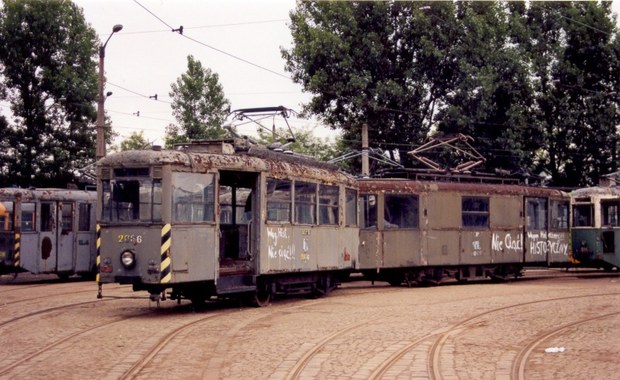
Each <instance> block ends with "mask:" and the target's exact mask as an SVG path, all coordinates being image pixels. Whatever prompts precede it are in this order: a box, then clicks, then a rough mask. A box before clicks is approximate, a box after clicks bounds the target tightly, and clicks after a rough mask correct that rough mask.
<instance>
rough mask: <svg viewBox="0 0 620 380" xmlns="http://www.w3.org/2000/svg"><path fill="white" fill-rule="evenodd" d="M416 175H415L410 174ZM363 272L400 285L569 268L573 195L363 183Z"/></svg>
mask: <svg viewBox="0 0 620 380" xmlns="http://www.w3.org/2000/svg"><path fill="white" fill-rule="evenodd" d="M409 174H411V173H409ZM359 186H360V200H361V202H360V215H361V218H360V249H359V261H360V264H359V267H360V269H361V271H362V273H364V275H365V277H367V278H370V279H376V280H383V281H387V282H389V283H391V284H392V285H399V284H401V283H403V282H407V283H413V282H431V283H438V282H440V281H441V280H442V279H446V278H454V279H457V280H468V279H477V278H485V277H496V278H508V277H517V276H520V275H521V274H522V273H521V272H522V270H523V268H524V267H527V266H542V267H549V266H566V265H568V263H569V254H570V252H569V248H570V247H569V240H570V236H569V225H568V223H569V221H568V218H569V196H568V194H567V193H565V192H562V191H559V190H553V189H548V188H540V187H529V186H521V185H517V184H506V183H501V182H499V180H498V179H497V178H486V179H485V178H476V177H472V176H466V175H450V176H441V175H433V176H430V175H425V176H424V178H422V179H420V178H418V179H415V178H413V179H403V178H379V179H362V180H360V181H359Z"/></svg>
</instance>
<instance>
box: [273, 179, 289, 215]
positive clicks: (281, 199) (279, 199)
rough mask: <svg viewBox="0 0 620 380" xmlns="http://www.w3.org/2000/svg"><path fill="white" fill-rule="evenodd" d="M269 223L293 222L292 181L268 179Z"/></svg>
mask: <svg viewBox="0 0 620 380" xmlns="http://www.w3.org/2000/svg"><path fill="white" fill-rule="evenodd" d="M267 221H269V222H290V221H291V181H288V180H281V179H275V178H268V179H267Z"/></svg>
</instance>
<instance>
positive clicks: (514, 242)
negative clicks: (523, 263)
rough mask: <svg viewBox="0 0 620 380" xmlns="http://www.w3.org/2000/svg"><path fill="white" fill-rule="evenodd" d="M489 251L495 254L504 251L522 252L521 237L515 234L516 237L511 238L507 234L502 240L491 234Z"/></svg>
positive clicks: (498, 236)
mask: <svg viewBox="0 0 620 380" xmlns="http://www.w3.org/2000/svg"><path fill="white" fill-rule="evenodd" d="M491 249H492V250H493V251H496V252H504V251H505V250H506V251H512V252H523V235H521V234H517V236H515V237H513V236H512V235H511V234H510V233H507V234H505V235H504V238H503V239H502V238H501V235H500V234H498V233H493V237H492V240H491Z"/></svg>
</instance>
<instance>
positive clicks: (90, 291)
mask: <svg viewBox="0 0 620 380" xmlns="http://www.w3.org/2000/svg"><path fill="white" fill-rule="evenodd" d="M124 287H126V286H121V285H118V286H115V287H113V288H109V289H112V290H116V289H122V288H124ZM82 293H93V294H94V295H96V294H97V288H90V289H85V290H75V289H74V290H71V291H66V292H62V293H53V294H49V293H46V294H43V295H39V296H36V297H29V298H20V299H18V300H14V301H4V302H3V301H0V306H2V307H4V306H12V305H15V304H20V303H24V302H31V301H37V300H41V299H46V298H52V297H62V296H70V295H74V294H82Z"/></svg>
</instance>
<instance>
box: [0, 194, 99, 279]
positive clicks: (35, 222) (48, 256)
mask: <svg viewBox="0 0 620 380" xmlns="http://www.w3.org/2000/svg"><path fill="white" fill-rule="evenodd" d="M95 202H96V192H95V191H83V190H69V189H52V188H45V189H43V188H41V189H20V188H2V189H0V273H2V274H8V273H14V274H17V273H19V272H24V271H27V272H31V273H34V274H43V273H52V274H57V275H58V276H59V277H61V278H66V277H69V276H71V275H73V274H79V275H83V276H87V277H88V276H94V275H95V269H96V265H95V260H96V243H95V210H96V207H95Z"/></svg>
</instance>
